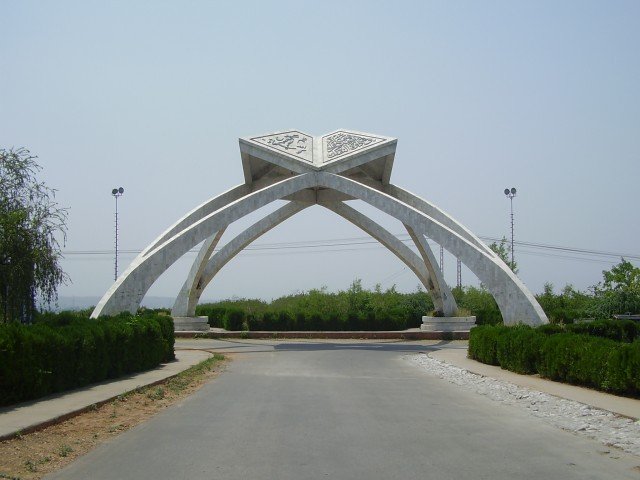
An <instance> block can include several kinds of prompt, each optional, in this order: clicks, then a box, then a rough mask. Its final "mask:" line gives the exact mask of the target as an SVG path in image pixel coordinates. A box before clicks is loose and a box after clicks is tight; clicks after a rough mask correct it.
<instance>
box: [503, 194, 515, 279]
mask: <svg viewBox="0 0 640 480" xmlns="http://www.w3.org/2000/svg"><path fill="white" fill-rule="evenodd" d="M504 194H505V195H506V196H507V198H508V199H509V201H510V202H511V269H513V266H514V265H515V261H514V259H513V197H515V196H516V189H515V188H513V187H511V188H510V189H509V188H505V189H504Z"/></svg>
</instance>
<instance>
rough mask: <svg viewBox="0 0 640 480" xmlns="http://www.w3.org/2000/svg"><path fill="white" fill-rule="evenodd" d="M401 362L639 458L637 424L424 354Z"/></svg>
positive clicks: (410, 356) (411, 356)
mask: <svg viewBox="0 0 640 480" xmlns="http://www.w3.org/2000/svg"><path fill="white" fill-rule="evenodd" d="M405 359H406V360H408V361H409V362H411V363H414V364H415V365H417V366H419V367H421V368H423V369H425V370H426V371H428V372H429V373H431V374H433V375H435V376H436V377H438V378H442V379H445V380H447V381H449V382H451V383H454V384H456V385H459V386H460V387H463V388H465V389H466V390H469V391H472V392H475V393H479V394H481V395H486V396H487V397H489V398H490V399H491V400H494V401H497V402H502V403H506V404H507V405H514V406H519V407H521V408H524V409H526V410H527V411H528V412H529V414H530V415H532V416H534V417H537V418H540V419H542V420H544V421H545V422H546V423H548V424H550V425H554V426H556V427H559V428H562V429H563V430H567V431H570V432H573V433H576V434H579V435H586V436H588V437H589V438H593V439H595V440H597V441H599V442H601V443H603V444H604V445H607V446H609V447H616V448H620V449H622V450H624V451H625V452H627V453H631V454H633V455H640V421H634V420H631V419H629V418H626V417H622V416H619V415H616V414H613V413H611V412H607V411H606V410H600V409H598V408H595V407H591V406H589V405H584V404H582V403H579V402H575V401H572V400H565V399H563V398H559V397H555V396H553V395H549V394H547V393H541V392H537V391H535V390H529V389H528V388H524V387H520V386H517V385H514V384H512V383H508V382H505V381H502V380H496V379H493V378H489V377H484V376H482V375H477V374H475V373H471V372H469V371H468V370H464V369H462V368H459V367H455V366H453V365H450V364H448V363H445V362H442V361H440V360H436V359H435V358H431V357H430V356H428V355H427V354H418V355H407V356H406V357H405Z"/></svg>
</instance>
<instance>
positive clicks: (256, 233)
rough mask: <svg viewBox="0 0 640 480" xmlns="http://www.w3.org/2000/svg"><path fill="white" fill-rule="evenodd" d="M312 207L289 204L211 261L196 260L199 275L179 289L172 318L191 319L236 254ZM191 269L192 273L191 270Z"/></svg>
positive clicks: (254, 225)
mask: <svg viewBox="0 0 640 480" xmlns="http://www.w3.org/2000/svg"><path fill="white" fill-rule="evenodd" d="M311 205H312V204H311V203H302V202H289V203H287V204H286V205H284V206H282V207H280V208H279V209H278V210H276V211H274V212H272V213H270V214H269V215H267V216H266V217H263V218H262V219H260V220H258V221H257V222H255V223H254V224H253V225H251V226H250V227H249V228H247V229H246V230H244V231H243V232H242V233H240V234H239V235H237V236H236V237H235V238H233V240H231V241H230V242H229V243H227V244H226V245H225V246H224V247H222V248H221V249H220V251H219V252H217V253H216V254H215V255H213V256H212V257H211V258H206V259H204V262H201V261H200V259H196V262H194V264H193V267H196V270H197V271H198V272H199V274H198V276H194V277H193V278H192V277H191V276H190V277H189V278H187V280H186V281H185V283H184V285H182V288H181V289H180V292H179V293H178V296H177V297H176V301H175V303H174V304H173V308H172V309H171V315H172V316H174V317H193V316H195V314H196V305H197V304H198V300H200V296H201V295H202V292H203V291H204V289H205V288H207V285H209V283H210V282H211V280H213V278H214V277H215V276H216V275H217V274H218V272H219V271H220V270H221V269H222V267H224V266H225V265H226V264H227V263H229V262H230V261H231V260H232V259H233V258H234V257H235V256H236V255H237V254H238V253H240V252H241V251H242V250H244V249H245V248H246V247H247V246H248V245H249V244H251V243H252V242H253V241H255V240H256V239H257V238H260V237H261V236H262V235H264V234H265V233H267V232H268V231H269V230H271V229H273V228H274V227H276V226H278V225H280V224H281V223H282V222H284V221H285V220H287V219H288V218H291V217H292V216H293V215H295V214H296V213H298V212H301V211H302V210H304V209H305V208H308V207H310V206H311ZM193 267H192V270H193Z"/></svg>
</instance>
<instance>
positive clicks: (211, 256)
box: [92, 130, 548, 325]
mask: <svg viewBox="0 0 640 480" xmlns="http://www.w3.org/2000/svg"><path fill="white" fill-rule="evenodd" d="M396 145H397V140H396V139H394V138H390V137H383V136H379V135H372V134H368V133H362V132H355V131H348V130H339V131H335V132H332V133H329V134H327V135H324V136H321V137H312V136H310V135H307V134H305V133H302V132H299V131H295V130H292V131H286V132H279V133H273V134H268V135H261V136H257V137H247V138H241V139H240V152H241V157H242V167H243V171H244V180H245V181H244V183H243V184H241V185H238V186H236V187H234V188H232V189H230V190H228V191H226V192H224V193H222V194H220V195H218V196H216V197H214V198H211V199H209V200H208V201H206V202H204V203H202V204H201V205H199V206H198V207H196V208H195V209H193V210H192V211H191V212H189V213H187V214H186V215H185V216H184V217H182V218H181V219H179V220H178V221H177V222H176V223H174V224H173V225H172V226H171V227H169V228H168V229H167V230H166V231H165V232H163V233H162V234H161V235H160V236H159V237H158V238H157V239H156V240H154V241H153V242H152V243H151V244H150V245H149V246H148V247H146V248H145V249H144V250H143V251H142V252H141V253H140V254H139V255H138V256H137V257H136V258H135V259H134V260H133V262H132V263H131V265H129V267H128V268H127V269H126V270H125V272H124V273H122V275H121V276H120V277H119V278H118V280H117V281H116V282H115V283H114V284H113V285H112V286H111V288H110V289H109V290H108V291H107V292H106V293H105V295H104V296H103V297H102V299H101V300H100V302H99V303H98V305H97V306H96V308H95V310H94V311H93V313H92V317H94V318H95V317H98V316H101V315H114V314H117V313H120V312H123V311H129V312H135V311H136V310H137V309H138V307H139V306H140V302H141V301H142V299H143V297H144V295H145V294H146V292H147V291H148V289H149V288H150V287H151V285H153V283H154V282H155V281H156V280H157V278H158V277H159V276H160V275H161V274H162V273H163V272H164V271H166V270H167V269H168V268H169V267H170V266H171V265H172V264H173V263H174V262H175V261H176V260H177V259H179V258H180V257H182V256H183V255H184V254H185V253H186V252H187V251H189V250H190V249H191V248H193V247H195V246H196V245H198V244H199V243H202V246H201V248H200V251H199V253H198V255H197V257H196V259H195V261H194V262H193V265H192V267H191V270H190V272H189V274H188V276H187V279H186V280H185V282H184V284H183V286H182V288H181V289H180V291H179V293H178V295H177V297H176V300H175V303H174V306H173V309H172V315H173V316H174V318H176V317H179V318H182V319H183V320H182V321H183V322H186V323H189V318H192V317H194V315H195V307H196V305H197V302H198V299H199V298H200V295H201V294H202V292H203V291H204V289H205V287H206V286H207V285H208V283H209V282H210V281H211V280H212V279H213V278H214V277H215V275H216V274H217V273H218V272H219V271H220V269H221V268H222V267H223V266H224V265H226V264H227V263H228V262H229V261H230V260H231V259H233V257H235V255H237V254H238V253H239V252H240V251H242V250H243V249H244V248H245V247H246V246H247V245H249V244H250V243H251V242H253V241H254V240H255V239H257V238H259V237H260V236H261V235H263V234H265V233H266V232H268V231H269V230H271V229H272V228H274V227H276V226H277V225H279V224H280V223H282V222H284V221H285V220H287V219H288V218H291V217H292V216H293V215H296V214H297V213H299V212H301V211H302V210H304V209H306V208H307V207H309V206H311V205H316V204H317V205H320V206H322V207H324V208H327V209H329V210H331V211H332V212H334V213H336V214H337V215H339V216H341V217H343V218H345V219H346V220H348V221H349V222H351V223H353V224H354V225H356V226H357V227H359V228H361V229H362V230H363V231H365V232H367V233H368V234H369V235H371V236H372V237H373V238H375V239H376V240H378V241H379V242H380V243H381V244H382V245H384V246H385V247H386V248H388V249H389V250H390V251H391V252H392V253H393V254H394V255H396V256H397V257H398V258H399V259H400V260H401V261H402V262H404V263H405V264H406V265H407V266H408V267H409V268H410V269H411V270H412V271H413V272H414V273H415V275H416V276H417V277H418V279H419V280H420V281H421V282H422V284H423V285H424V286H425V287H426V289H427V291H428V292H429V294H430V295H431V297H432V298H433V301H434V305H435V308H436V309H437V310H439V311H440V312H441V314H442V315H443V316H445V317H453V316H455V314H456V311H457V306H456V303H455V300H454V299H453V295H452V294H451V291H450V289H449V287H448V286H447V284H446V282H445V281H444V278H443V276H442V273H441V271H440V269H439V268H438V266H437V264H436V260H435V257H434V255H433V252H432V251H431V248H430V247H429V244H428V243H427V238H430V239H432V240H434V241H435V242H437V243H438V244H440V245H441V246H442V247H443V248H445V249H446V250H447V251H449V252H450V253H452V254H453V255H455V256H456V257H457V258H459V259H460V260H461V261H462V263H464V264H465V265H466V266H467V267H468V268H469V269H470V270H471V271H472V272H473V273H474V274H475V275H476V276H477V277H478V278H479V279H480V281H482V282H483V284H484V285H485V286H486V287H487V289H488V290H489V291H490V292H491V294H492V295H493V296H494V298H495V300H496V302H497V304H498V307H499V308H500V311H501V313H502V316H503V319H504V322H505V323H506V324H514V323H519V322H521V323H526V324H530V325H538V324H542V323H547V322H548V320H547V317H546V315H545V314H544V312H543V311H542V308H541V307H540V305H539V304H538V303H537V301H536V300H535V298H534V297H533V295H532V294H531V293H530V292H529V290H528V289H527V288H526V287H525V286H524V284H523V283H522V282H521V281H520V280H519V279H518V277H516V275H515V274H514V273H513V272H512V271H511V270H510V269H509V268H508V267H507V266H506V265H505V264H504V262H502V260H500V258H498V257H497V255H495V253H494V252H493V251H491V249H489V248H488V247H487V246H486V245H485V244H484V243H482V241H480V239H478V238H477V237H476V236H475V235H474V234H473V233H472V232H470V231H469V230H468V229H467V228H465V227H464V226H463V225H462V224H460V223H459V222H457V221H456V220H454V219H453V218H452V217H451V216H450V215H448V214H447V213H445V212H444V211H442V210H441V209H439V208H438V207H436V206H435V205H433V204H431V203H429V202H427V201H426V200H424V199H421V198H420V197H418V196H416V195H414V194H412V193H410V192H408V191H406V190H403V189H402V188H400V187H397V186H395V185H393V184H391V183H390V176H391V170H392V167H393V161H394V157H395V150H396ZM356 199H357V200H361V201H364V202H365V203H368V204H369V205H372V206H374V207H376V208H377V209H378V210H380V211H382V212H385V213H387V214H388V215H391V216H392V217H394V218H396V219H397V220H399V221H401V222H402V223H403V224H404V226H405V228H406V230H407V232H408V233H409V235H410V237H411V239H412V241H413V243H414V244H415V247H416V249H417V250H418V253H419V254H416V253H414V251H413V250H411V249H410V248H409V247H407V246H406V245H405V244H404V243H403V242H401V241H400V240H398V239H397V238H396V237H395V236H394V235H393V234H391V233H390V232H388V231H387V230H385V229H384V228H382V227H381V226H380V225H379V224H377V223H376V222H374V221H373V220H372V219H370V218H369V217H367V216H366V215H364V214H362V213H360V212H359V211H358V210H356V209H354V208H352V207H350V206H349V205H347V202H349V201H350V200H356ZM276 200H286V201H287V203H286V204H285V205H284V206H282V207H281V208H279V209H278V210H276V211H274V212H273V213H270V214H269V215H266V216H265V217H264V218H262V219H260V220H259V221H257V222H256V223H254V224H253V225H251V226H250V227H248V228H247V229H246V230H244V231H243V232H242V233H240V234H239V235H237V236H236V237H235V238H233V239H232V240H231V241H229V242H228V243H227V244H226V245H225V246H224V247H222V248H221V249H219V250H218V251H216V250H215V249H216V247H217V245H218V243H219V242H220V240H221V238H222V236H223V234H224V231H225V229H226V228H227V227H228V226H229V225H230V224H231V223H233V222H235V221H236V220H238V219H240V218H242V217H244V216H246V215H248V214H250V213H251V212H254V211H256V210H258V209H259V208H261V207H263V206H265V205H268V204H270V203H272V202H274V201H276ZM196 323H197V322H195V321H194V322H192V324H193V325H195V324H196Z"/></svg>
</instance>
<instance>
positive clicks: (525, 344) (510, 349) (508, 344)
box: [496, 325, 545, 374]
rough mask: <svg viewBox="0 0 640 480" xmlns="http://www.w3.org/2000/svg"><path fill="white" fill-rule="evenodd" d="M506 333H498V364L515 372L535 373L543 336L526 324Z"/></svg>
mask: <svg viewBox="0 0 640 480" xmlns="http://www.w3.org/2000/svg"><path fill="white" fill-rule="evenodd" d="M508 333H509V334H508V335H506V334H502V335H500V334H499V335H498V338H497V342H496V358H497V361H498V364H499V365H500V366H501V367H502V368H504V369H507V370H511V371H513V372H516V373H523V374H531V373H536V371H537V364H538V362H539V361H540V346H541V345H542V342H543V340H544V338H545V337H544V336H543V335H541V334H540V333H539V332H536V330H534V329H533V328H531V327H529V326H527V325H518V326H516V327H513V328H511V329H509V330H508Z"/></svg>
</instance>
